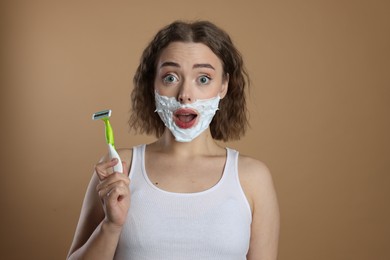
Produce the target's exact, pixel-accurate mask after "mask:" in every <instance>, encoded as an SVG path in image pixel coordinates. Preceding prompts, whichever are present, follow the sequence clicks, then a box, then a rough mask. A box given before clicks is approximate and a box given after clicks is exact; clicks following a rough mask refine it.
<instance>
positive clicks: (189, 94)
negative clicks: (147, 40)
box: [154, 42, 228, 104]
mask: <svg viewBox="0 0 390 260" xmlns="http://www.w3.org/2000/svg"><path fill="white" fill-rule="evenodd" d="M154 86H155V90H156V91H157V93H158V94H159V95H161V96H167V97H175V98H176V99H177V101H179V102H180V103H183V104H188V103H193V102H195V101H196V100H198V99H210V98H213V97H216V96H218V95H219V96H220V98H223V97H224V96H225V95H226V92H227V86H228V77H223V68H222V63H221V60H220V59H219V58H218V57H217V56H216V55H215V54H214V53H213V52H212V51H211V49H210V48H209V47H207V46H206V45H204V44H202V43H184V42H172V43H170V44H169V45H168V46H167V47H166V48H165V49H164V50H163V51H162V52H161V55H160V57H159V59H158V61H157V68H156V77H155V80H154Z"/></svg>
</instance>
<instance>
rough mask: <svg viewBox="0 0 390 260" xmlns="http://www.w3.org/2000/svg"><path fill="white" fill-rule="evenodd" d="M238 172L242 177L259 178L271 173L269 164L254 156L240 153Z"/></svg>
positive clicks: (267, 176) (268, 175)
mask: <svg viewBox="0 0 390 260" xmlns="http://www.w3.org/2000/svg"><path fill="white" fill-rule="evenodd" d="M238 168H239V169H238V172H239V173H240V175H242V177H245V178H250V179H257V178H260V179H261V178H269V177H270V175H271V173H270V170H269V168H268V167H267V165H266V164H265V163H264V162H262V161H260V160H257V159H255V158H253V157H250V156H246V155H242V154H240V155H239V157H238Z"/></svg>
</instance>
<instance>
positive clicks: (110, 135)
mask: <svg viewBox="0 0 390 260" xmlns="http://www.w3.org/2000/svg"><path fill="white" fill-rule="evenodd" d="M110 117H111V110H103V111H99V112H96V113H95V114H93V115H92V119H93V120H99V119H101V120H103V122H104V125H105V131H106V141H107V145H108V154H109V156H110V159H113V158H116V159H118V163H117V164H116V165H115V166H114V167H113V169H114V172H120V173H123V167H122V161H121V158H120V157H119V154H118V152H117V151H116V150H115V145H114V132H113V131H112V127H111V124H110V120H109V118H110Z"/></svg>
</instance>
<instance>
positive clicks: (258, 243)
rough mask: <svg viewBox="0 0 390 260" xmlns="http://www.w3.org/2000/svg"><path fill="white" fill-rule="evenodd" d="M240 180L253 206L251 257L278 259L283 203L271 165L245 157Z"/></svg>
mask: <svg viewBox="0 0 390 260" xmlns="http://www.w3.org/2000/svg"><path fill="white" fill-rule="evenodd" d="M239 165H240V166H239V172H240V181H241V183H242V186H243V189H244V192H245V194H246V195H247V197H248V201H249V203H250V205H251V208H252V225H251V238H250V246H249V252H248V254H247V259H248V260H276V259H277V255H278V240H279V225H280V223H279V222H280V216H279V206H278V201H277V197H276V192H275V189H274V184H273V181H272V177H271V174H270V172H269V170H268V168H267V167H266V166H265V165H264V164H263V163H261V162H259V161H257V160H254V159H251V158H242V159H240V164H239Z"/></svg>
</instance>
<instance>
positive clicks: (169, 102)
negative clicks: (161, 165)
mask: <svg viewBox="0 0 390 260" xmlns="http://www.w3.org/2000/svg"><path fill="white" fill-rule="evenodd" d="M154 96H155V100H156V111H155V112H157V113H158V114H159V116H160V118H161V120H162V121H163V122H164V124H165V126H166V127H167V128H168V129H169V130H170V131H171V133H172V134H173V136H174V137H175V139H176V141H178V142H191V141H192V140H193V139H195V138H196V137H198V136H199V135H200V134H201V133H202V132H203V131H204V130H206V129H207V128H208V127H209V125H210V123H211V120H212V119H213V117H214V115H215V112H216V111H217V110H218V104H219V100H220V97H219V95H218V96H216V97H214V98H210V99H198V100H196V101H195V102H194V103H191V104H181V103H180V102H178V101H177V100H176V98H175V97H166V96H160V95H159V94H158V93H157V91H155V95H154ZM182 108H189V109H193V110H196V111H197V112H198V122H197V123H196V125H195V126H193V127H191V128H187V129H183V128H180V127H178V126H177V125H176V124H175V122H174V120H173V115H174V113H175V111H176V110H178V109H182Z"/></svg>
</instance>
